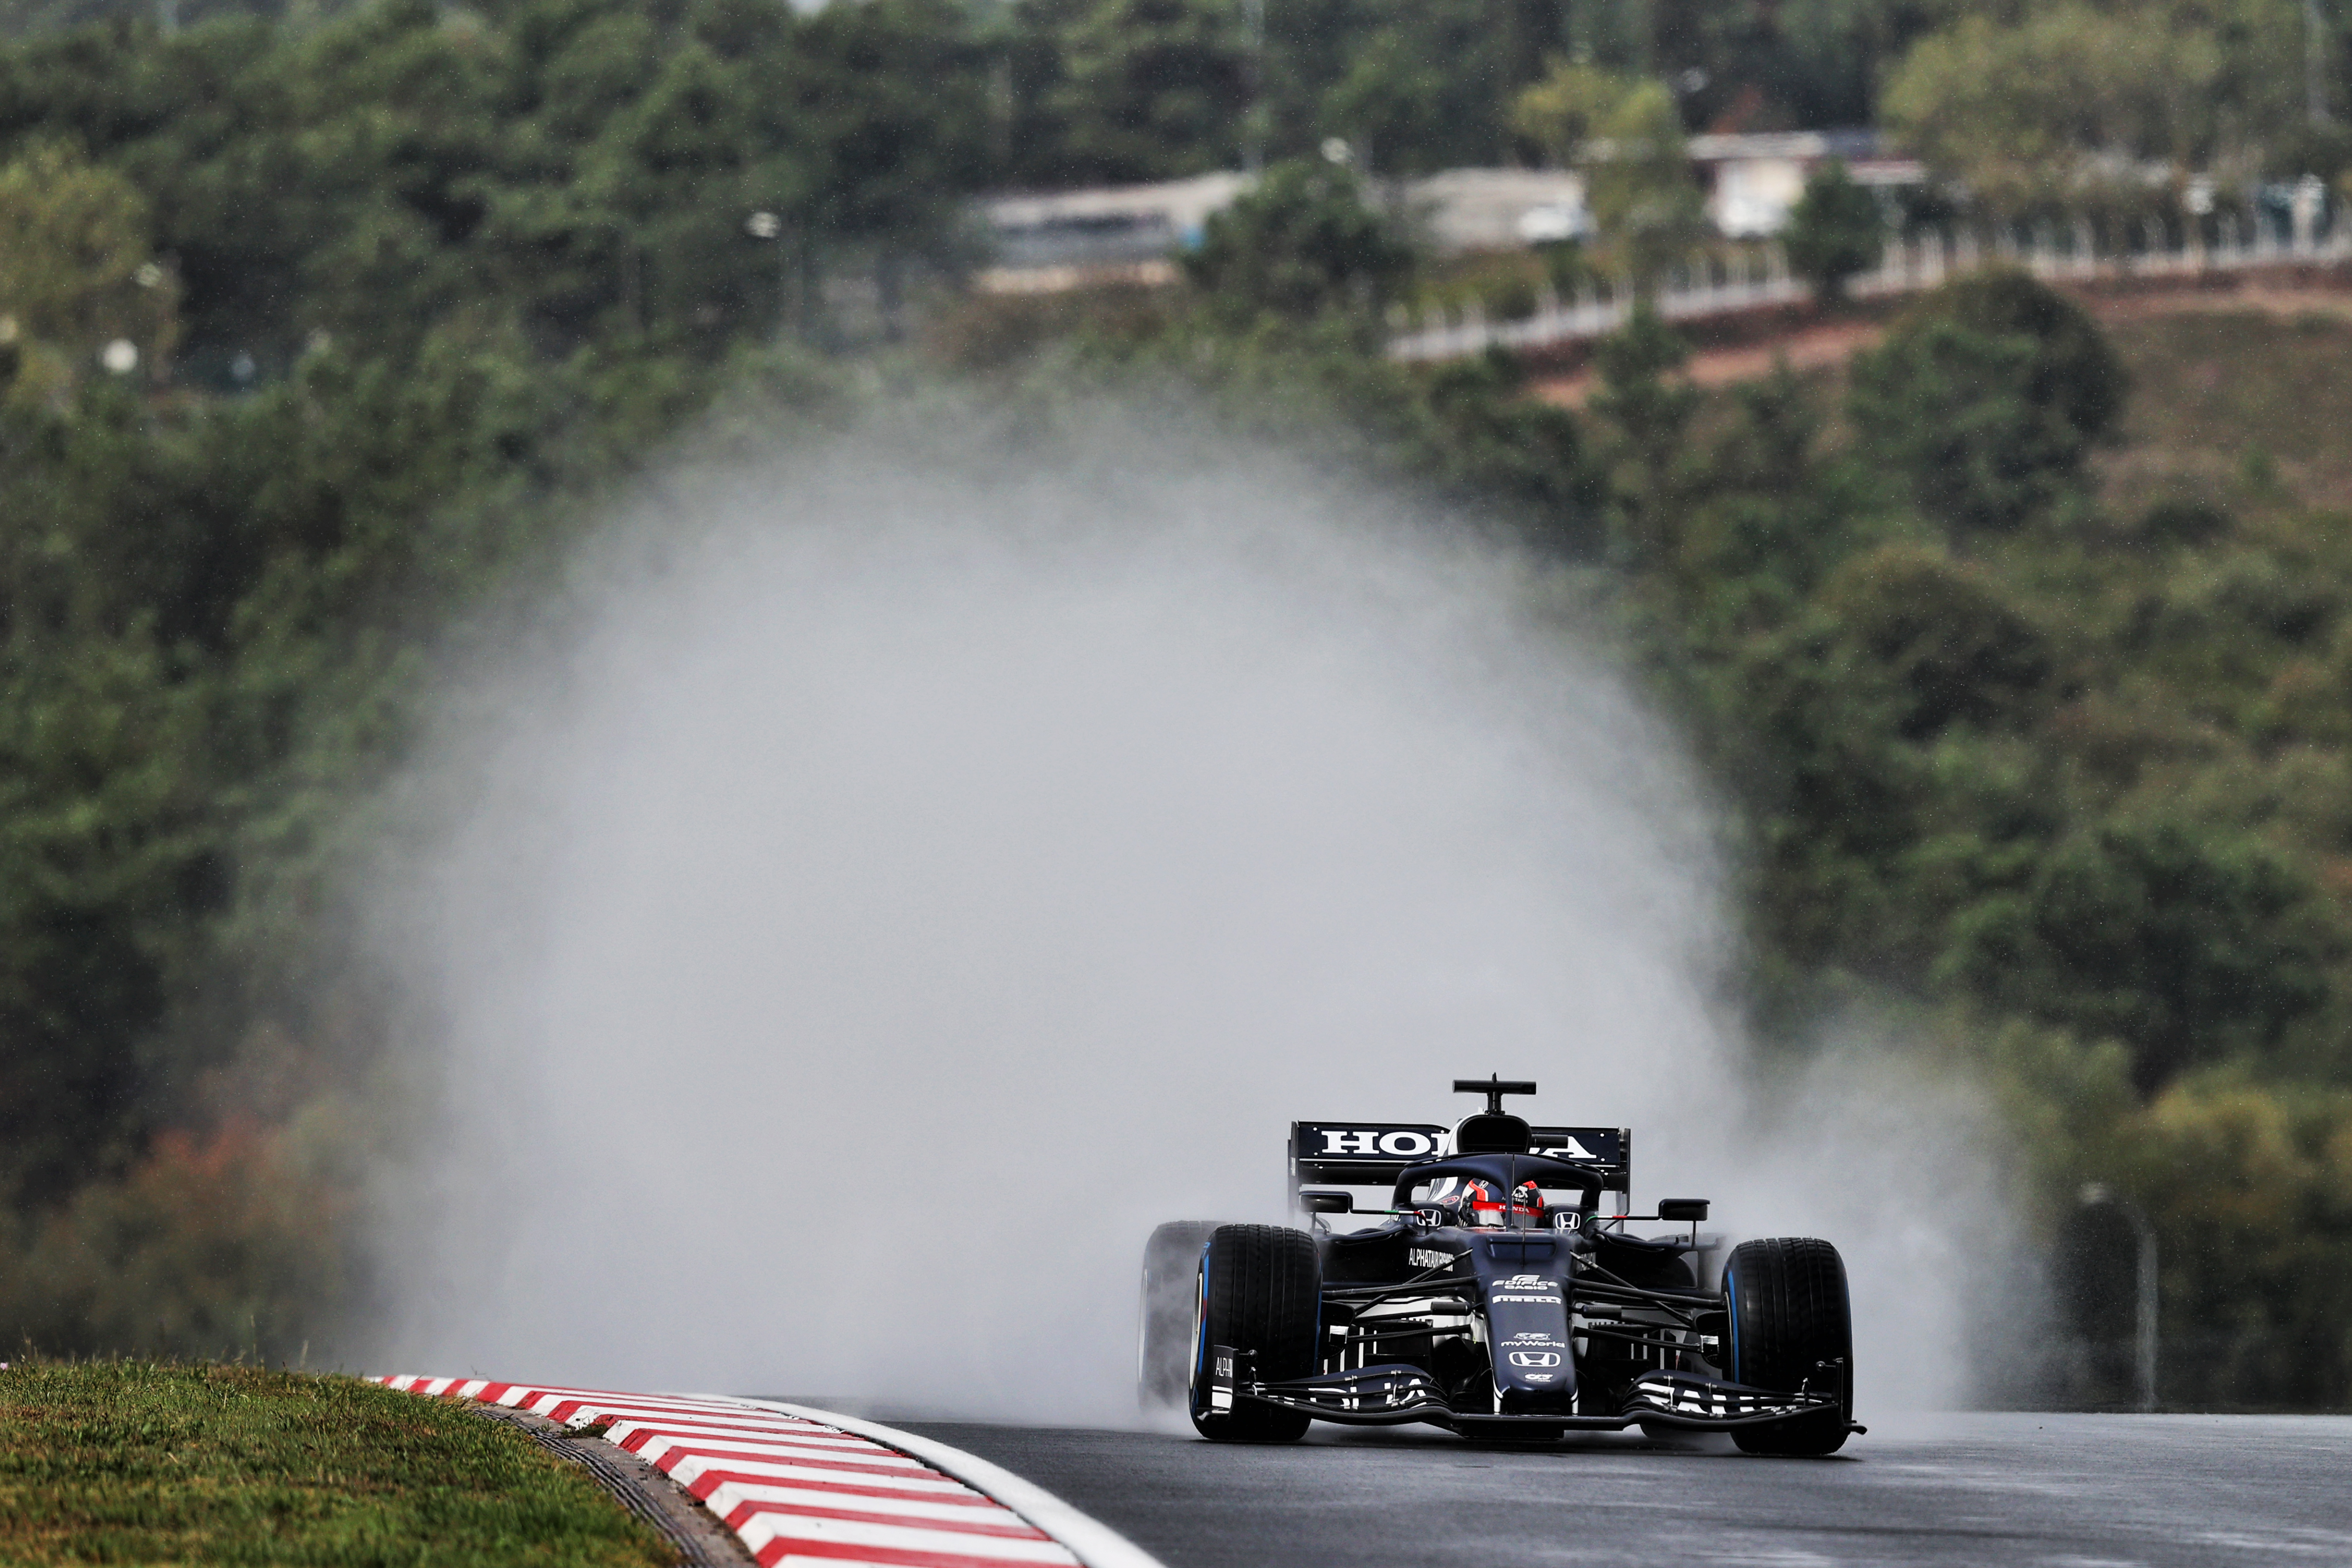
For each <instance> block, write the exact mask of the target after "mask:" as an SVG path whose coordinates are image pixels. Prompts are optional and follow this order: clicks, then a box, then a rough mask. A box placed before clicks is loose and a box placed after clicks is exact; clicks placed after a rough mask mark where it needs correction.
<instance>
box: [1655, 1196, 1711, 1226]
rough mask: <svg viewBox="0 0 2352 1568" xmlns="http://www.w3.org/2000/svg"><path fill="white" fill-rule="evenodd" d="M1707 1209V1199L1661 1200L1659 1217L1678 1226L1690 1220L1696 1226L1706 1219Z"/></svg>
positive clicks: (1659, 1201) (1659, 1202)
mask: <svg viewBox="0 0 2352 1568" xmlns="http://www.w3.org/2000/svg"><path fill="white" fill-rule="evenodd" d="M1706 1208H1707V1200H1706V1199H1705V1198H1660V1199H1659V1200H1658V1217H1659V1218H1660V1219H1663V1220H1672V1221H1674V1222H1675V1223H1676V1224H1680V1223H1682V1222H1683V1221H1685V1220H1688V1221H1689V1222H1690V1223H1691V1224H1693V1225H1696V1224H1698V1223H1699V1222H1700V1221H1702V1220H1704V1219H1706Z"/></svg>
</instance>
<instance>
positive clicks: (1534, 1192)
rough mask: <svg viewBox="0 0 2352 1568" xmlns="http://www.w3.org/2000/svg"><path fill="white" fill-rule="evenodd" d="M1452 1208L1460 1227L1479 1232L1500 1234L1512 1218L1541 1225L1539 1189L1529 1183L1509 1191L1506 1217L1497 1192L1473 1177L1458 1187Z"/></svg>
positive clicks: (1495, 1188) (1521, 1184)
mask: <svg viewBox="0 0 2352 1568" xmlns="http://www.w3.org/2000/svg"><path fill="white" fill-rule="evenodd" d="M1454 1209H1455V1212H1456V1213H1457V1214H1459V1215H1461V1223H1462V1224H1464V1225H1466V1226H1478V1227H1480V1228H1483V1229H1488V1230H1500V1229H1501V1228H1502V1227H1503V1226H1505V1225H1506V1224H1507V1223H1508V1220H1509V1216H1513V1215H1515V1216H1517V1217H1519V1218H1522V1219H1529V1220H1533V1221H1534V1222H1535V1223H1536V1224H1537V1225H1538V1226H1540V1225H1542V1224H1543V1222H1544V1195H1543V1189H1542V1188H1540V1187H1538V1186H1537V1185H1536V1184H1534V1183H1533V1182H1521V1183H1520V1184H1518V1185H1517V1186H1516V1187H1514V1188H1512V1189H1511V1204H1510V1210H1509V1215H1506V1214H1505V1212H1504V1207H1503V1194H1502V1192H1501V1190H1500V1189H1499V1188H1497V1187H1496V1185H1495V1184H1493V1183H1491V1182H1485V1181H1481V1180H1479V1179H1478V1178H1476V1177H1475V1176H1474V1177H1472V1178H1471V1179H1470V1180H1469V1181H1466V1182H1465V1183H1463V1184H1462V1190H1461V1192H1460V1193H1459V1194H1455V1198H1454Z"/></svg>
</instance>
